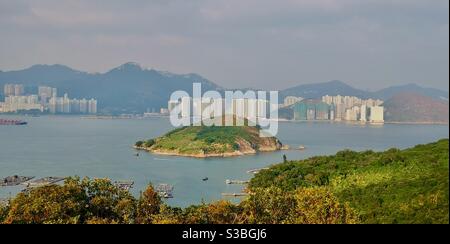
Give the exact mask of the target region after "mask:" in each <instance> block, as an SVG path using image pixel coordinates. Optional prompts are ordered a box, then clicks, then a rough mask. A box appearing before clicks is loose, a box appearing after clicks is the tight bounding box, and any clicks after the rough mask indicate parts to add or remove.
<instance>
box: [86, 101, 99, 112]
mask: <svg viewBox="0 0 450 244" xmlns="http://www.w3.org/2000/svg"><path fill="white" fill-rule="evenodd" d="M88 113H89V114H96V113H97V100H95V99H93V98H92V99H91V100H89V102H88Z"/></svg>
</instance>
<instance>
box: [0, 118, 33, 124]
mask: <svg viewBox="0 0 450 244" xmlns="http://www.w3.org/2000/svg"><path fill="white" fill-rule="evenodd" d="M26 124H28V123H27V122H25V121H22V120H11V119H0V125H26Z"/></svg>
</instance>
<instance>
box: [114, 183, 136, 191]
mask: <svg viewBox="0 0 450 244" xmlns="http://www.w3.org/2000/svg"><path fill="white" fill-rule="evenodd" d="M114 185H115V186H116V187H117V188H119V189H120V190H124V191H129V190H130V189H131V188H133V185H134V181H116V182H114Z"/></svg>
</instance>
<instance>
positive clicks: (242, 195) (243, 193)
mask: <svg viewBox="0 0 450 244" xmlns="http://www.w3.org/2000/svg"><path fill="white" fill-rule="evenodd" d="M248 195H250V194H248V193H245V192H237V193H222V196H224V197H245V196H248Z"/></svg>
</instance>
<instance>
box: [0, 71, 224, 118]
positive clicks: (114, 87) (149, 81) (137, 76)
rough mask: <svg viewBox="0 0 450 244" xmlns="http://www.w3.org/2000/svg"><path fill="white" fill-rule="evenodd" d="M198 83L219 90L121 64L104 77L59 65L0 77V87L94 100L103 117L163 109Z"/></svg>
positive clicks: (185, 77) (196, 77)
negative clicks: (46, 89)
mask: <svg viewBox="0 0 450 244" xmlns="http://www.w3.org/2000/svg"><path fill="white" fill-rule="evenodd" d="M194 82H200V83H202V89H203V90H220V87H219V86H218V85H216V84H214V83H213V82H211V81H209V80H207V79H205V78H203V77H201V76H200V75H197V74H184V75H179V74H173V73H170V72H163V71H157V70H153V69H145V68H142V67H141V66H140V65H139V64H137V63H131V62H130V63H125V64H123V65H121V66H119V67H117V68H114V69H112V70H110V71H108V72H106V73H96V74H91V73H87V72H81V71H77V70H74V69H71V68H69V67H67V66H63V65H34V66H32V67H30V68H28V69H24V70H20V71H9V72H1V73H0V86H1V87H2V89H3V85H4V84H6V83H21V84H24V85H25V86H27V87H31V88H32V89H34V91H36V90H37V87H38V86H40V85H46V86H51V87H56V88H58V93H59V95H60V96H62V95H63V94H64V93H66V92H67V93H68V94H69V96H70V97H77V98H84V97H86V98H97V99H98V101H99V108H100V110H101V111H103V112H107V113H135V112H144V111H146V110H147V109H152V108H154V109H159V108H161V107H167V101H168V100H169V97H170V94H171V93H172V92H173V91H176V90H185V91H188V92H190V91H192V83H194Z"/></svg>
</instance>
